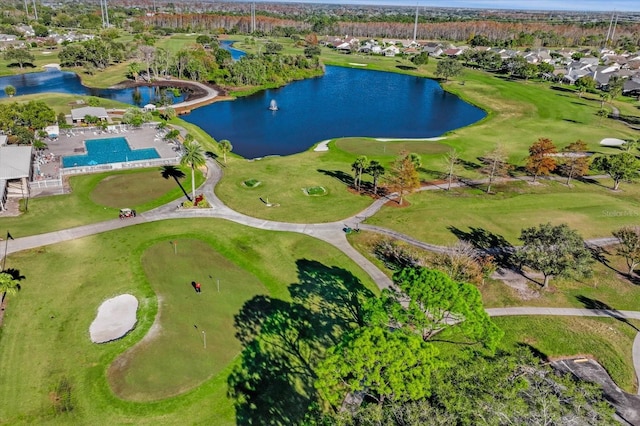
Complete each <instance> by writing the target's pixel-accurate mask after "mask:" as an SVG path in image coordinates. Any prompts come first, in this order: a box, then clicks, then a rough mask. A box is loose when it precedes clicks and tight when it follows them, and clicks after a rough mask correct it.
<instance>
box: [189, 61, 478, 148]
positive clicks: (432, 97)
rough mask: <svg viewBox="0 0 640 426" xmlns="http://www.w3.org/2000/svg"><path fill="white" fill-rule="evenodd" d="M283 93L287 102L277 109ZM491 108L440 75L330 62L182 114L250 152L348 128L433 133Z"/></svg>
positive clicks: (352, 132)
mask: <svg viewBox="0 0 640 426" xmlns="http://www.w3.org/2000/svg"><path fill="white" fill-rule="evenodd" d="M273 99H275V100H276V102H277V104H278V107H279V110H278V111H269V109H268V108H269V103H270V102H271V100H273ZM485 115H486V113H485V112H484V111H483V110H481V109H479V108H476V107H475V106H473V105H470V104H468V103H466V102H464V101H462V100H461V99H460V98H458V97H456V96H454V95H451V94H449V93H447V92H445V91H444V90H442V88H441V87H440V85H439V84H438V83H437V82H435V81H434V80H429V79H426V78H419V77H411V76H407V75H401V74H394V73H386V72H376V71H368V70H359V69H349V68H341V67H331V66H328V67H327V69H326V74H325V75H324V76H323V77H319V78H314V79H309V80H303V81H297V82H293V83H291V84H289V85H287V86H285V87H282V88H279V89H273V90H266V91H263V92H260V93H257V94H255V95H252V96H249V97H244V98H239V99H237V100H235V101H232V102H217V103H214V104H211V105H208V106H204V107H201V108H198V109H196V110H194V111H192V112H191V114H189V115H186V116H183V117H182V118H183V119H184V120H186V121H188V122H190V123H193V124H196V125H198V126H199V127H201V128H203V129H204V130H205V131H206V132H207V133H209V134H210V135H211V136H213V137H214V138H215V139H216V140H221V139H228V140H229V141H231V143H232V145H233V151H234V152H235V153H237V154H240V155H242V156H243V157H246V158H256V157H262V156H265V155H273V154H279V155H288V154H294V153H297V152H301V151H305V150H306V149H308V148H309V147H310V146H311V145H313V144H314V143H316V142H319V141H322V140H325V139H331V138H336V137H344V136H368V137H379V138H427V137H434V136H439V135H442V134H443V133H445V132H447V131H449V130H453V129H457V128H460V127H464V126H467V125H469V124H472V123H475V122H476V121H478V120H480V119H482V118H483V117H484V116H485Z"/></svg>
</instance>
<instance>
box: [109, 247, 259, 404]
mask: <svg viewBox="0 0 640 426" xmlns="http://www.w3.org/2000/svg"><path fill="white" fill-rule="evenodd" d="M142 266H143V268H144V271H145V275H146V277H147V279H148V280H149V283H150V284H151V287H152V289H153V291H154V292H155V293H156V295H157V297H158V298H159V300H161V301H163V302H166V303H163V302H161V303H160V308H159V313H158V316H159V317H158V320H157V321H158V325H159V330H158V332H157V335H156V336H155V337H152V338H150V339H149V340H147V341H145V342H144V343H142V344H139V345H136V346H135V347H134V348H132V349H131V350H129V351H128V352H127V353H125V354H123V355H121V356H120V357H119V358H118V359H116V361H115V362H114V364H113V365H112V367H111V368H110V370H109V382H110V384H111V387H112V389H113V390H114V392H115V393H116V395H118V396H119V397H121V398H123V399H127V400H137V401H148V400H157V399H162V398H166V397H168V396H173V395H176V394H179V393H181V392H184V391H185V390H188V389H190V388H193V387H194V386H196V385H198V384H200V383H201V382H203V381H204V380H205V379H207V378H209V377H211V376H213V375H216V374H218V373H219V372H220V371H221V370H222V369H224V368H225V367H226V366H227V365H228V364H229V362H231V360H232V359H233V357H234V356H235V355H236V354H237V353H238V352H239V351H240V344H239V342H238V341H237V340H236V339H235V338H234V336H233V333H229V330H232V329H233V316H234V314H236V313H237V312H238V311H239V310H240V308H241V307H242V304H243V302H244V301H245V300H247V299H249V298H250V297H251V296H252V295H254V294H265V293H266V289H265V288H264V287H263V286H262V284H261V283H260V281H259V280H258V279H257V278H256V277H255V276H253V275H252V274H250V273H248V272H246V271H245V270H243V269H241V268H240V267H238V266H237V265H236V264H234V263H232V262H231V261H229V260H228V259H227V258H225V257H224V256H222V255H221V254H220V253H218V252H216V251H215V250H213V248H212V247H211V246H210V245H208V244H207V243H205V242H203V241H200V240H183V239H180V240H172V241H163V242H159V243H156V244H155V245H153V246H151V247H150V248H149V249H147V251H146V252H145V253H144V254H143V256H142ZM192 282H199V283H201V284H202V291H201V292H200V293H196V292H195V289H194V287H193V286H192ZM218 283H220V291H218ZM158 354H162V356H158Z"/></svg>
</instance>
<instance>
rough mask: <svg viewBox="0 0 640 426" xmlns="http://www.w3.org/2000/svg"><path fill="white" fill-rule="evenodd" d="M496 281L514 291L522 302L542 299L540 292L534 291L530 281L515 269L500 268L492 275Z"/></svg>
mask: <svg viewBox="0 0 640 426" xmlns="http://www.w3.org/2000/svg"><path fill="white" fill-rule="evenodd" d="M491 278H493V279H494V280H499V281H502V282H503V283H505V284H506V285H508V286H509V287H511V288H512V289H514V290H515V291H516V292H517V293H518V296H519V297H520V298H521V299H522V300H533V299H537V298H539V297H540V292H538V291H536V290H533V289H532V288H531V285H530V280H529V279H528V278H527V277H525V276H524V275H522V274H521V273H519V272H517V271H515V270H513V269H505V268H498V270H497V271H496V272H494V273H493V275H491Z"/></svg>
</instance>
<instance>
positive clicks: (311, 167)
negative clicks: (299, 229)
mask: <svg viewBox="0 0 640 426" xmlns="http://www.w3.org/2000/svg"><path fill="white" fill-rule="evenodd" d="M344 158H345V156H344V155H343V154H341V153H332V152H305V153H302V154H298V155H294V156H286V157H268V158H264V159H262V160H258V161H247V160H243V159H240V158H228V159H227V163H228V164H227V167H226V168H225V169H224V178H223V179H222V181H221V183H220V184H219V185H218V186H217V187H216V194H217V195H218V196H219V197H220V198H221V199H222V200H223V201H224V203H225V204H227V205H228V206H229V207H231V208H232V209H234V210H237V211H239V212H242V213H244V214H247V215H249V216H254V217H259V218H264V219H270V220H278V221H288V222H300V223H304V222H307V223H312V222H330V221H334V220H340V219H343V218H345V217H349V216H351V215H354V214H356V213H358V212H359V211H361V210H363V209H364V208H365V207H367V206H368V205H369V204H370V203H372V202H373V200H372V199H371V198H370V197H368V196H365V195H360V196H359V195H354V194H352V193H351V192H349V191H348V189H347V185H346V184H345V183H343V181H342V180H344V179H346V180H350V179H351V176H352V172H351V170H350V165H351V162H347V161H345V160H344ZM250 179H253V180H258V181H260V182H261V184H260V185H259V186H257V187H253V188H249V187H247V186H246V185H245V184H244V182H245V181H247V180H250ZM341 179H342V180H341ZM320 186H321V187H323V188H324V189H325V190H326V192H327V194H326V195H325V196H322V197H317V196H316V197H309V196H307V195H305V192H304V189H305V188H310V187H320ZM261 198H262V199H263V200H265V201H266V200H267V199H268V200H269V202H270V203H272V204H280V206H279V207H273V208H270V207H267V206H266V205H265V203H264V202H262V201H261V200H260V199H261Z"/></svg>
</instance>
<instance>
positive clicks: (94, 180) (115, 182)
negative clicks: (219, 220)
mask: <svg viewBox="0 0 640 426" xmlns="http://www.w3.org/2000/svg"><path fill="white" fill-rule="evenodd" d="M184 172H185V178H184V179H183V180H182V186H183V187H185V188H190V187H191V172H190V171H189V170H187V169H185V170H184ZM202 182H204V176H203V175H202V173H196V186H198V185H200V184H201V183H202ZM70 184H71V193H70V194H64V195H55V196H49V197H40V198H33V199H31V200H29V204H28V208H29V210H28V212H26V213H22V214H21V215H20V216H17V217H3V218H0V226H1V227H2V228H4V229H8V230H10V231H11V233H12V235H13V236H15V237H16V238H17V237H24V236H27V235H35V234H42V233H45V232H51V231H57V230H61V229H67V228H73V227H76V226H81V225H87V224H89V223H95V222H101V221H104V220H110V219H115V218H117V217H118V210H119V209H120V208H122V207H129V208H133V209H136V210H137V211H138V212H143V211H146V210H150V209H152V208H155V207H158V206H161V205H163V204H166V203H168V202H171V201H172V200H175V199H177V198H180V197H181V196H182V195H183V193H182V191H181V190H180V188H179V187H178V185H176V183H175V181H174V180H173V179H170V180H167V179H164V178H163V177H162V176H161V175H160V169H140V170H127V171H117V172H108V173H97V174H91V175H83V176H72V177H71V178H70Z"/></svg>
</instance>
